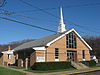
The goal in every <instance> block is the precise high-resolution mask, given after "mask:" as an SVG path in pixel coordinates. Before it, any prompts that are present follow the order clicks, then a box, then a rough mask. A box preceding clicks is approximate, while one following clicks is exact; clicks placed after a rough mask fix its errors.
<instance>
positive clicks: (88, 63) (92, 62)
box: [81, 60, 96, 67]
mask: <svg viewBox="0 0 100 75" xmlns="http://www.w3.org/2000/svg"><path fill="white" fill-rule="evenodd" d="M81 62H82V63H83V64H85V65H87V66H89V67H92V66H96V62H95V61H94V60H90V61H81Z"/></svg>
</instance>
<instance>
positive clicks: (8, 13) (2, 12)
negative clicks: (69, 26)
mask: <svg viewBox="0 0 100 75" xmlns="http://www.w3.org/2000/svg"><path fill="white" fill-rule="evenodd" d="M0 10H1V13H0V14H5V15H14V16H20V17H25V18H28V19H31V20H38V21H41V22H45V23H48V24H51V25H54V23H51V22H47V21H44V20H42V19H38V18H33V17H29V16H26V15H22V14H17V13H15V12H10V11H8V10H5V9H0ZM54 22H56V21H54Z"/></svg>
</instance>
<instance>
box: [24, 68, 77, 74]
mask: <svg viewBox="0 0 100 75" xmlns="http://www.w3.org/2000/svg"><path fill="white" fill-rule="evenodd" d="M71 70H76V69H75V68H69V69H61V70H47V71H40V70H32V69H28V70H25V71H29V72H33V73H51V72H62V71H71Z"/></svg>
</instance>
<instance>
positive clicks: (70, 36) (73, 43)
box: [66, 32, 76, 48]
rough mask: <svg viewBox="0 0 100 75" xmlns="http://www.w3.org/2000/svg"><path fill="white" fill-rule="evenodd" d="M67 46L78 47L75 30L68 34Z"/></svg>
mask: <svg viewBox="0 0 100 75" xmlns="http://www.w3.org/2000/svg"><path fill="white" fill-rule="evenodd" d="M66 45H67V46H66V47H67V48H76V36H75V34H74V33H73V32H71V33H69V34H67V35H66Z"/></svg>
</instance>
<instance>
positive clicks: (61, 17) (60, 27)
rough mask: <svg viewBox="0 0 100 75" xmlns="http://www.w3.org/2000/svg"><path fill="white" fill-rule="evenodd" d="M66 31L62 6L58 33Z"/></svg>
mask: <svg viewBox="0 0 100 75" xmlns="http://www.w3.org/2000/svg"><path fill="white" fill-rule="evenodd" d="M64 31H66V29H65V24H64V21H63V13H62V7H60V23H59V26H58V33H62V32H64Z"/></svg>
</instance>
